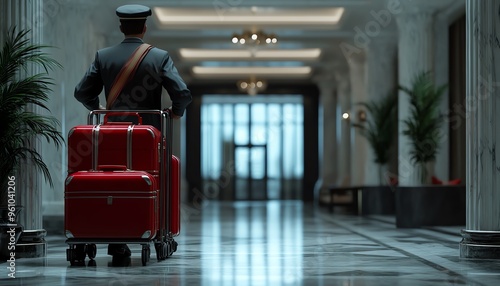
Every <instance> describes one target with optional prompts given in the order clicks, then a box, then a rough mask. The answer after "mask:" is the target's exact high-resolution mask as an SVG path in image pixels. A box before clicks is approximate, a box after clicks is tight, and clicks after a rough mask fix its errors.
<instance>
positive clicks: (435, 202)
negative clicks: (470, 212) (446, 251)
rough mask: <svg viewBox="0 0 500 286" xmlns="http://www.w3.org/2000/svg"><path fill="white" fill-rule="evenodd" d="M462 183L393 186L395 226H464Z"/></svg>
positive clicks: (463, 190)
mask: <svg viewBox="0 0 500 286" xmlns="http://www.w3.org/2000/svg"><path fill="white" fill-rule="evenodd" d="M465 197H466V194H465V186H447V185H429V186H414V187H403V186H400V187H396V197H395V198H396V227H398V228H420V227H423V226H461V225H464V226H465V216H466V205H465V200H466V199H465Z"/></svg>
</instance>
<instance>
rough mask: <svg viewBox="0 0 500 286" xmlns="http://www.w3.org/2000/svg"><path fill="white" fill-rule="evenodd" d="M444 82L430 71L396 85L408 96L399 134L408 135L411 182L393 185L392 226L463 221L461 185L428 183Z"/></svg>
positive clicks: (436, 147) (438, 137)
mask: <svg viewBox="0 0 500 286" xmlns="http://www.w3.org/2000/svg"><path fill="white" fill-rule="evenodd" d="M446 88H447V85H442V86H436V85H435V84H434V82H433V80H432V77H431V73H429V72H423V73H421V74H419V75H417V76H416V78H415V80H414V82H413V85H412V86H411V87H410V88H408V87H400V89H401V90H402V91H403V92H404V93H406V94H407V95H408V96H410V104H411V114H410V117H409V118H408V119H406V120H405V121H404V125H405V127H406V128H405V129H404V130H403V134H404V135H406V136H408V137H409V138H410V142H411V147H412V148H411V151H410V155H411V158H410V159H411V163H412V164H414V166H415V172H414V173H413V174H414V175H415V176H414V177H413V182H412V185H410V186H398V187H397V188H396V226H397V227H400V228H418V227H422V226H449V225H462V224H465V211H466V208H465V187H464V186H461V185H458V186H457V185H436V184H432V176H433V175H434V164H435V160H436V155H437V152H438V150H439V144H440V140H441V132H440V129H441V128H442V127H443V123H444V122H445V120H444V117H443V115H442V114H441V113H440V111H439V108H440V102H441V100H442V97H443V95H444V92H445V91H446Z"/></svg>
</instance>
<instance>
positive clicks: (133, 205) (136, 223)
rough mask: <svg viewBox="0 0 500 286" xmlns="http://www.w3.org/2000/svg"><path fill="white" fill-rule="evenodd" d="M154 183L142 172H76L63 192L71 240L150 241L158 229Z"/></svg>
mask: <svg viewBox="0 0 500 286" xmlns="http://www.w3.org/2000/svg"><path fill="white" fill-rule="evenodd" d="M158 197H159V189H158V185H157V180H156V179H155V178H154V177H153V176H151V174H149V173H148V172H144V171H90V172H88V171H79V172H75V173H73V174H71V175H69V176H68V177H67V179H66V188H65V197H64V201H65V206H64V211H65V230H66V235H67V236H68V235H69V236H71V238H76V239H81V238H93V239H113V238H119V239H151V238H153V237H154V236H155V235H156V234H157V231H158V228H159V225H158V224H159V221H158V220H159V216H158V212H159V203H158Z"/></svg>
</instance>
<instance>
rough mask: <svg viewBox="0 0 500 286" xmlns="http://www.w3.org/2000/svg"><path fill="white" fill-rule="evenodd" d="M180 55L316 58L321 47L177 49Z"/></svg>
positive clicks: (284, 58)
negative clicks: (294, 48) (288, 48)
mask: <svg viewBox="0 0 500 286" xmlns="http://www.w3.org/2000/svg"><path fill="white" fill-rule="evenodd" d="M179 53H180V55H181V57H183V58H185V59H190V60H235V59H251V58H253V59H272V60H316V59H318V58H319V57H320V55H321V49H318V48H314V49H297V50H283V49H279V50H278V49H272V50H257V51H249V50H209V49H186V48H182V49H180V50H179Z"/></svg>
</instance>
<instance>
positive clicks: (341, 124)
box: [335, 69, 352, 186]
mask: <svg viewBox="0 0 500 286" xmlns="http://www.w3.org/2000/svg"><path fill="white" fill-rule="evenodd" d="M335 81H336V94H337V106H338V107H337V108H338V110H339V114H337V119H336V122H337V142H339V145H338V146H337V147H338V148H337V149H338V150H337V155H338V160H337V170H338V172H337V185H339V186H347V185H350V184H351V130H352V128H351V120H350V119H349V118H347V119H345V118H343V117H342V116H343V114H344V113H347V114H349V113H350V110H351V96H350V95H351V89H350V88H351V87H350V82H349V72H348V70H347V69H339V70H337V71H335Z"/></svg>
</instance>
